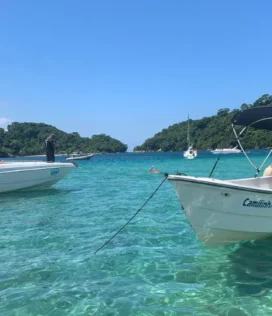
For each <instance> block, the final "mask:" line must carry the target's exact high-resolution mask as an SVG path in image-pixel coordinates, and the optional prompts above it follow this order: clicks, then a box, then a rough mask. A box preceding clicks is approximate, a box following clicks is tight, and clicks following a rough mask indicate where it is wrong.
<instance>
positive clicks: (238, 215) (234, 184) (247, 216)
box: [168, 176, 272, 246]
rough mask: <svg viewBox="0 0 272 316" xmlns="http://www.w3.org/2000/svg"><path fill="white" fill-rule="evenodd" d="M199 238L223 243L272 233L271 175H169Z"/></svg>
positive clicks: (210, 244)
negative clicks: (225, 178)
mask: <svg viewBox="0 0 272 316" xmlns="http://www.w3.org/2000/svg"><path fill="white" fill-rule="evenodd" d="M168 179H169V181H170V182H171V183H172V184H173V185H174V187H175V189H176V192H177V195H178V198H179V200H180V203H181V205H182V207H183V209H184V212H185V214H186V216H187V218H188V220H189V222H190V224H191V226H192V228H193V230H194V231H195V233H196V235H197V236H198V238H199V239H200V240H201V241H202V242H203V243H204V244H206V245H209V246H220V245H228V244H232V243H236V242H239V241H242V240H250V239H262V238H265V237H268V236H272V195H271V194H272V177H262V178H254V179H241V180H230V181H221V180H214V179H209V178H195V177H186V176H169V177H168Z"/></svg>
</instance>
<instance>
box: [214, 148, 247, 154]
mask: <svg viewBox="0 0 272 316" xmlns="http://www.w3.org/2000/svg"><path fill="white" fill-rule="evenodd" d="M210 152H211V153H212V154H214V155H219V154H224V155H228V154H241V153H242V151H241V150H239V149H223V150H221V149H216V150H211V151H210Z"/></svg>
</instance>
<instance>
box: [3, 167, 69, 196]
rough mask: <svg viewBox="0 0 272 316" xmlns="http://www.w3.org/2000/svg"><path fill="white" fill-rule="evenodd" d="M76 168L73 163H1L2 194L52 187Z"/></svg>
mask: <svg viewBox="0 0 272 316" xmlns="http://www.w3.org/2000/svg"><path fill="white" fill-rule="evenodd" d="M74 168H75V165H74V164H73V163H63V162H62V163H61V162H53V163H47V162H6V161H0V193H2V192H10V191H16V190H23V189H32V188H35V189H36V188H46V187H50V186H52V185H53V184H55V183H57V182H58V181H60V180H61V179H62V178H64V177H65V176H66V175H67V174H68V173H70V172H71V171H72V170H73V169H74Z"/></svg>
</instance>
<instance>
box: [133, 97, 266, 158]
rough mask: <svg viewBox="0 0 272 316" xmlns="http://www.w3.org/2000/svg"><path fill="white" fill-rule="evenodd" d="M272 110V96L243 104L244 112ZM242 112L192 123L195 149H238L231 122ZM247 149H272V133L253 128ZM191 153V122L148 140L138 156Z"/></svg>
mask: <svg viewBox="0 0 272 316" xmlns="http://www.w3.org/2000/svg"><path fill="white" fill-rule="evenodd" d="M258 106H272V95H269V94H264V95H263V96H261V97H260V98H259V99H257V100H256V101H255V102H254V103H253V104H246V103H243V104H242V105H241V107H240V110H245V109H247V108H250V107H258ZM238 111H239V109H235V110H232V111H231V110H230V109H228V108H224V109H220V110H219V111H218V112H217V114H216V115H214V116H210V117H203V118H202V119H201V120H190V134H191V141H192V142H193V146H194V148H196V149H198V150H207V149H215V148H228V147H234V146H236V145H237V143H236V141H235V139H234V137H231V138H230V137H229V136H230V134H231V119H232V117H233V115H234V114H235V113H237V112H238ZM243 144H244V148H248V149H258V148H267V147H270V146H271V145H272V132H269V131H265V130H255V129H253V128H250V129H249V130H248V132H247V133H246V134H245V136H244V137H243ZM185 149H187V121H184V122H181V123H178V124H174V125H171V126H169V127H168V128H165V129H163V130H162V131H161V132H159V133H157V134H155V135H154V136H153V137H151V138H148V139H147V140H146V141H145V142H144V143H143V144H142V145H140V146H136V147H135V148H134V150H133V151H134V152H156V151H163V152H166V151H184V150H185Z"/></svg>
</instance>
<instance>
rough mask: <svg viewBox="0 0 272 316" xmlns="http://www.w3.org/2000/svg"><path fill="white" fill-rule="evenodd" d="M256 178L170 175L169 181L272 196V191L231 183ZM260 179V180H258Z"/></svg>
mask: <svg viewBox="0 0 272 316" xmlns="http://www.w3.org/2000/svg"><path fill="white" fill-rule="evenodd" d="M264 178H272V176H269V177H264ZM255 179H256V178H243V179H232V180H219V179H213V178H196V177H189V176H177V175H169V176H168V181H173V182H174V181H182V182H190V183H194V184H195V183H197V184H200V185H208V186H214V187H221V188H228V189H233V190H240V191H248V192H255V193H256V192H260V193H265V194H271V193H272V189H266V188H254V187H250V186H243V185H240V184H236V183H233V182H230V181H240V180H255ZM257 179H260V178H257Z"/></svg>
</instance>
